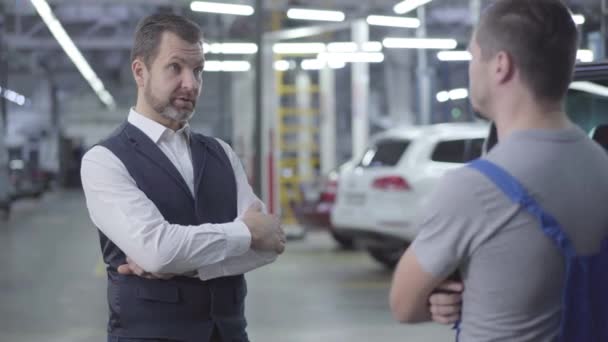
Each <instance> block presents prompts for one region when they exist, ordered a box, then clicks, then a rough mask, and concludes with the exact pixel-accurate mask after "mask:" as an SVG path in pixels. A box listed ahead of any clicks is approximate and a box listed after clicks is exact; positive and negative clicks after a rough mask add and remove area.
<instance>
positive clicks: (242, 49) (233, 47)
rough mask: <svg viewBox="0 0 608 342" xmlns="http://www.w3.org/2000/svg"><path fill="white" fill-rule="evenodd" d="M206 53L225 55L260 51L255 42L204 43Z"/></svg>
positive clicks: (249, 53) (248, 53)
mask: <svg viewBox="0 0 608 342" xmlns="http://www.w3.org/2000/svg"><path fill="white" fill-rule="evenodd" d="M203 52H204V53H213V54H225V55H251V54H254V53H256V52H258V46H257V45H256V44H255V43H213V44H208V43H203Z"/></svg>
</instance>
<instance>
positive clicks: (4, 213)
mask: <svg viewBox="0 0 608 342" xmlns="http://www.w3.org/2000/svg"><path fill="white" fill-rule="evenodd" d="M10 216H11V209H10V208H3V209H0V221H8V219H9V218H10Z"/></svg>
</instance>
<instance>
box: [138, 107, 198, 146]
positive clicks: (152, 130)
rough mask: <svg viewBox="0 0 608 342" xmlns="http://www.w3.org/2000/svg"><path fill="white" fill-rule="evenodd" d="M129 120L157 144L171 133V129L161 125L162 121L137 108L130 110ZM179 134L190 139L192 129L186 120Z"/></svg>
mask: <svg viewBox="0 0 608 342" xmlns="http://www.w3.org/2000/svg"><path fill="white" fill-rule="evenodd" d="M127 121H128V122H129V123H130V124H131V125H133V126H135V127H137V128H139V129H140V130H141V131H142V132H144V134H146V135H147V136H148V137H149V138H150V139H151V140H152V141H154V143H155V144H158V142H159V141H160V139H161V138H162V137H163V136H164V135H165V134H166V133H170V132H171V129H170V128H168V127H165V126H163V125H161V124H160V123H158V122H156V121H154V120H152V119H150V118H148V117H146V116H144V115H142V114H140V113H138V112H136V111H135V108H131V110H130V111H129V116H128V118H127ZM175 133H177V134H181V133H183V134H184V135H185V136H186V139H188V141H190V135H191V129H190V125H189V124H188V123H187V122H186V123H185V124H184V127H182V128H180V129H179V130H178V131H177V132H175Z"/></svg>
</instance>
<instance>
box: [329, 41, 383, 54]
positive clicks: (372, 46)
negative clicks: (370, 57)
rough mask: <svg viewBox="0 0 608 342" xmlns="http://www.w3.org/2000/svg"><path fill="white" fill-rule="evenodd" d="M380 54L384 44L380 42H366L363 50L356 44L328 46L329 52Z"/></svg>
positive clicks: (337, 43)
mask: <svg viewBox="0 0 608 342" xmlns="http://www.w3.org/2000/svg"><path fill="white" fill-rule="evenodd" d="M357 51H364V52H380V51H382V43H380V42H364V43H363V47H362V49H359V48H358V47H357V43H355V42H333V43H329V44H327V52H357Z"/></svg>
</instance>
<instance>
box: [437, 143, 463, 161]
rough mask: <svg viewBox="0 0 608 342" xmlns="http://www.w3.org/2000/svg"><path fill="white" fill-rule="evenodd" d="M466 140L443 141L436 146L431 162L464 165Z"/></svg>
mask: <svg viewBox="0 0 608 342" xmlns="http://www.w3.org/2000/svg"><path fill="white" fill-rule="evenodd" d="M465 143H466V140H462V139H461V140H449V141H442V142H439V143H438V144H437V146H435V150H434V151H433V155H432V156H431V160H433V161H438V162H443V163H462V161H463V160H464V156H465V153H464V152H465Z"/></svg>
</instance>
